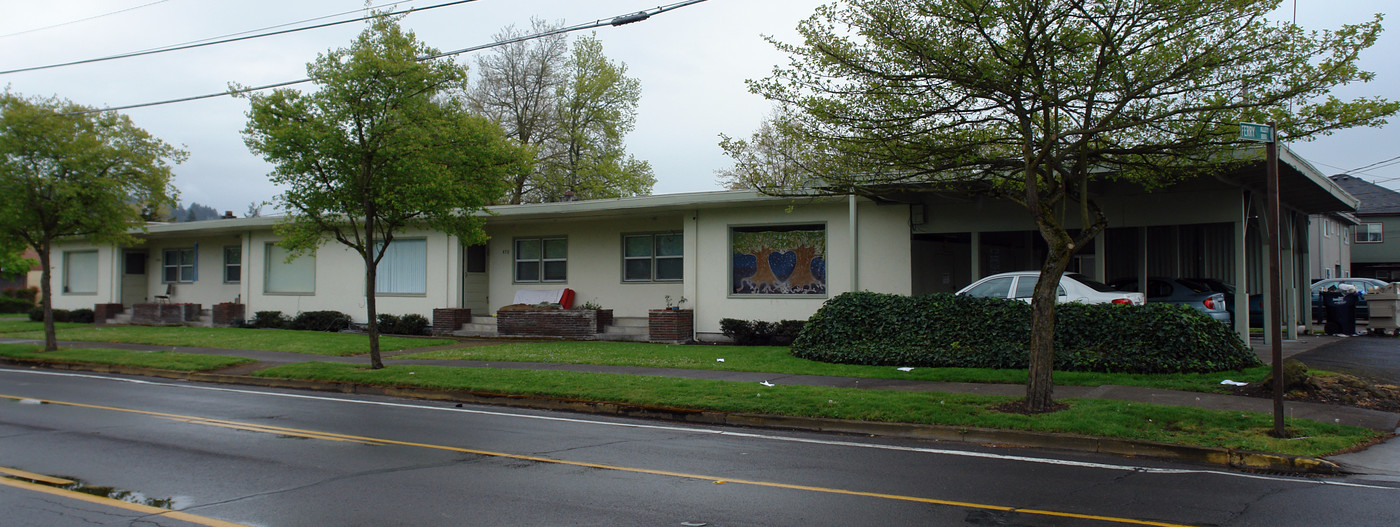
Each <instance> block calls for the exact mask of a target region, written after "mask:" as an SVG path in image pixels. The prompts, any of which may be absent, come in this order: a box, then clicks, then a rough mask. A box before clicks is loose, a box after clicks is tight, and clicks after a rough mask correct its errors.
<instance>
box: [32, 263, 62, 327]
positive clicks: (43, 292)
mask: <svg viewBox="0 0 1400 527" xmlns="http://www.w3.org/2000/svg"><path fill="white" fill-rule="evenodd" d="M42 245H43V246H42V247H38V248H36V249H37V250H36V251H35V252H38V253H39V265H40V266H42V267H43V268H44V270H43V271H42V272H41V274H40V279H39V305H40V307H42V308H43V310H44V351H58V333H57V332H55V331H54V327H53V287H52V286H51V285H50V284H52V283H53V271H52V267H50V266H49V262H50V261H52V260H51V257H52V253H53V251H52V248H51V247H50V246H49V244H47V243H44V244H42Z"/></svg>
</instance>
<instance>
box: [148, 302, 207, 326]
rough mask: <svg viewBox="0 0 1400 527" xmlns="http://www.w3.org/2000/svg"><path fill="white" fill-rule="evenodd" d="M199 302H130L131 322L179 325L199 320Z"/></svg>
mask: <svg viewBox="0 0 1400 527" xmlns="http://www.w3.org/2000/svg"><path fill="white" fill-rule="evenodd" d="M201 309H202V307H201V306H200V305H199V304H132V306H131V323H132V324H147V325H153V326H161V325H180V324H184V323H185V322H194V321H197V320H199V312H200V310H201Z"/></svg>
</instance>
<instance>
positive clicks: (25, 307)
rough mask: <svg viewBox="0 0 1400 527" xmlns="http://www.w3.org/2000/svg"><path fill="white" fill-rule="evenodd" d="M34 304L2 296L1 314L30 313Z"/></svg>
mask: <svg viewBox="0 0 1400 527" xmlns="http://www.w3.org/2000/svg"><path fill="white" fill-rule="evenodd" d="M31 309H34V302H32V301H30V300H26V299H23V298H15V297H12V296H0V313H28V312H29V310H31Z"/></svg>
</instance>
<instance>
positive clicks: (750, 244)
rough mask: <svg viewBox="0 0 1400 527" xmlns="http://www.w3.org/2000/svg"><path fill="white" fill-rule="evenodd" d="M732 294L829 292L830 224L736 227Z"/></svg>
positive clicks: (732, 238) (731, 236) (732, 244)
mask: <svg viewBox="0 0 1400 527" xmlns="http://www.w3.org/2000/svg"><path fill="white" fill-rule="evenodd" d="M729 240H730V247H731V255H730V256H731V259H730V269H731V274H730V279H731V281H732V282H731V285H730V290H729V291H730V294H735V295H824V294H826V226H825V225H790V226H766V227H734V228H732V229H731V230H730V234H729Z"/></svg>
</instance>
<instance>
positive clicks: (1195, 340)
mask: <svg viewBox="0 0 1400 527" xmlns="http://www.w3.org/2000/svg"><path fill="white" fill-rule="evenodd" d="M1030 311H1031V310H1030V305H1028V304H1026V303H1024V302H1019V301H1008V300H1000V299H985V298H973V297H967V296H955V295H951V294H946V293H940V294H932V295H925V296H921V297H906V296H900V295H890V294H881V293H870V292H856V293H846V294H842V295H840V296H837V297H835V298H832V299H830V300H828V301H827V302H826V304H824V305H823V306H822V308H821V309H820V310H818V311H817V313H816V314H815V315H813V316H812V318H811V319H810V320H809V321H808V322H807V326H806V328H805V330H804V331H803V332H802V333H801V335H799V336H798V338H797V340H796V341H795V342H794V343H793V348H792V353H793V355H795V356H798V357H802V358H806V359H811V360H819V361H824V362H839V363H848V364H873V365H887V366H924V367H965V368H1026V367H1027V364H1028V361H1029V356H1030V349H1029V348H1030ZM1257 364H1259V359H1258V358H1257V357H1256V356H1255V355H1254V353H1253V352H1251V351H1250V350H1249V348H1248V347H1247V346H1245V344H1244V343H1243V342H1240V340H1239V337H1238V336H1236V335H1235V333H1234V332H1232V331H1231V330H1230V328H1228V327H1226V326H1225V325H1224V324H1221V323H1219V322H1216V321H1215V320H1212V319H1211V318H1210V317H1208V316H1206V315H1205V314H1203V313H1201V312H1199V311H1196V310H1194V309H1191V308H1190V307H1186V306H1178V305H1172V304H1148V305H1146V306H1125V305H1114V304H1060V305H1059V306H1056V309H1055V369H1056V370H1061V371H1102V372H1125V373H1174V372H1209V371H1222V370H1230V369H1239V368H1244V367H1248V366H1254V365H1257Z"/></svg>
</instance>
